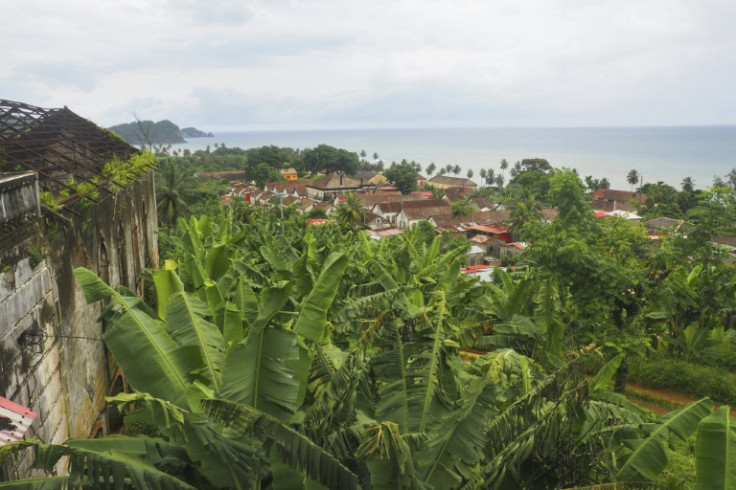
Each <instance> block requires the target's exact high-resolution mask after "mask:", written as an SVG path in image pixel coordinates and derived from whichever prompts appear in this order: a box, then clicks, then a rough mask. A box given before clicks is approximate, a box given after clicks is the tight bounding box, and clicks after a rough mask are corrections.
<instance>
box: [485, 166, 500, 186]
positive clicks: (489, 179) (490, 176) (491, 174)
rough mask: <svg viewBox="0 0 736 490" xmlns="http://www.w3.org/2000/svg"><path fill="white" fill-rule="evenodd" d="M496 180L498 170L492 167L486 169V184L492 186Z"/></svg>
mask: <svg viewBox="0 0 736 490" xmlns="http://www.w3.org/2000/svg"><path fill="white" fill-rule="evenodd" d="M499 175H501V174H499ZM495 182H496V172H495V171H494V170H493V169H492V168H489V169H488V170H486V185H488V186H491V185H493V184H494V183H495Z"/></svg>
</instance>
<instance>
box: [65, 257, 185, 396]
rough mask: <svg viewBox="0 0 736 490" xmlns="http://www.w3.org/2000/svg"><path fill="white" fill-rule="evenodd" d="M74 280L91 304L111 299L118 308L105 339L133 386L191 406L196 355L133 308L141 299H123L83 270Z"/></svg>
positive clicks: (152, 320) (94, 276)
mask: <svg viewBox="0 0 736 490" xmlns="http://www.w3.org/2000/svg"><path fill="white" fill-rule="evenodd" d="M74 277H75V278H76V280H77V282H78V283H79V285H80V287H81V288H82V290H83V291H84V296H85V298H86V300H87V302H88V303H93V302H96V301H99V300H101V299H104V298H111V301H112V305H113V306H114V307H115V308H117V311H116V313H115V314H114V317H113V321H112V323H111V324H110V325H109V326H108V328H107V329H106V330H105V332H104V333H103V334H102V337H103V339H104V340H105V345H107V348H108V349H110V352H112V354H113V356H115V359H116V361H117V363H118V365H119V366H120V367H121V368H122V370H123V372H124V373H125V376H126V378H127V380H128V382H129V383H130V385H131V386H132V387H133V388H135V389H136V390H138V391H143V392H146V393H150V394H151V395H153V396H155V397H157V398H163V399H165V400H169V401H171V402H172V403H174V404H176V405H179V406H181V407H185V406H187V391H188V390H189V383H188V380H187V375H188V373H189V372H190V371H191V369H192V367H194V365H196V357H193V355H192V352H191V351H187V350H183V349H181V348H180V347H179V345H178V344H177V343H176V342H174V340H173V339H172V338H171V337H170V336H169V334H168V333H167V332H166V330H165V328H164V326H163V325H162V323H161V322H159V321H158V320H156V319H154V318H151V317H150V316H149V315H147V314H146V313H144V312H143V311H141V310H139V309H137V308H134V307H131V303H134V302H137V301H138V300H137V298H126V297H123V296H122V295H120V294H119V293H118V292H117V291H115V290H114V289H112V288H111V287H110V286H108V285H107V284H105V283H104V282H103V281H102V280H100V279H99V278H98V277H97V276H96V275H95V273H93V272H92V271H90V270H87V269H85V268H82V267H79V268H77V269H74ZM142 359H143V360H145V362H141V360H142Z"/></svg>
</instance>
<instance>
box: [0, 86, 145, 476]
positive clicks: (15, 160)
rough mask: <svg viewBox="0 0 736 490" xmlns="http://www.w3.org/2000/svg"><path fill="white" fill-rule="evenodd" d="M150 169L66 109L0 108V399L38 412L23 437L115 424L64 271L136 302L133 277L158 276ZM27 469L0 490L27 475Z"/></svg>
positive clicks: (89, 325)
mask: <svg viewBox="0 0 736 490" xmlns="http://www.w3.org/2000/svg"><path fill="white" fill-rule="evenodd" d="M111 162H112V163H111ZM152 165H153V161H152V160H150V159H146V158H144V157H142V156H141V155H140V152H139V151H138V150H137V149H136V148H134V147H132V146H130V145H128V144H127V143H125V142H123V141H122V140H120V139H118V138H117V137H116V136H115V135H113V134H112V133H110V132H108V131H106V130H104V129H102V128H100V127H98V126H96V125H95V124H93V123H91V122H89V121H87V120H86V119H84V118H82V117H80V116H78V115H76V114H75V113H73V112H72V111H70V110H69V109H67V108H66V107H64V108H62V109H43V108H40V107H34V106H30V105H27V104H22V103H17V102H11V101H7V100H0V396H2V397H4V398H7V399H9V400H11V401H13V402H15V403H17V404H20V405H23V406H24V407H29V408H30V409H31V410H33V411H35V412H38V414H39V415H38V416H37V417H36V419H35V420H34V422H33V424H32V425H31V427H30V429H29V430H28V432H27V434H26V437H36V438H38V439H40V440H42V441H43V442H47V443H58V444H60V443H63V442H64V441H65V440H66V439H67V438H68V437H94V436H96V435H98V434H99V435H101V434H105V433H107V432H108V431H110V430H111V429H112V430H114V429H115V426H116V425H118V424H119V423H120V421H119V419H117V417H118V415H117V414H116V413H114V412H112V411H110V412H108V411H107V410H106V404H105V399H104V397H105V396H107V395H110V394H113V393H115V392H119V391H121V390H122V389H123V388H125V380H124V379H123V378H122V376H121V375H120V373H119V372H117V370H116V368H115V365H114V362H113V361H112V360H111V359H110V358H109V356H108V355H107V353H106V351H105V346H104V344H103V342H102V341H101V340H100V335H101V332H102V328H103V327H102V325H101V324H100V323H99V322H98V321H97V319H98V317H99V316H100V312H101V308H102V306H101V305H100V304H99V303H98V304H93V305H87V304H86V302H85V300H84V297H83V295H82V292H81V290H80V288H79V287H78V286H77V285H76V283H75V281H74V277H73V274H72V270H73V269H74V268H75V267H79V266H83V267H86V268H88V269H90V270H92V271H94V272H96V273H97V274H98V275H99V276H100V277H101V278H102V279H104V280H105V281H107V282H108V283H109V284H111V285H113V286H117V285H123V286H125V287H127V288H129V289H130V290H133V291H137V292H138V293H141V294H142V293H143V284H142V282H141V279H140V272H141V271H142V269H143V268H145V267H157V266H158V247H157V228H156V223H157V219H156V200H155V192H154V182H153V172H152ZM0 434H1V432H0ZM0 443H1V442H0ZM31 457H32V456H31V455H26V456H25V457H21V458H19V459H18V460H17V461H16V462H15V463H14V464H7V465H6V467H5V468H1V469H0V470H2V471H0V481H2V480H3V479H15V478H18V477H19V476H28V475H29V474H32V472H29V470H28V466H29V464H30V461H29V460H30V458H31Z"/></svg>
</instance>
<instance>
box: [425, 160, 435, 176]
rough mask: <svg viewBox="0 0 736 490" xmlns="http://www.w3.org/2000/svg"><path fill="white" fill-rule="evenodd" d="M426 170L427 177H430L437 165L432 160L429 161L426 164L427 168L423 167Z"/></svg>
mask: <svg viewBox="0 0 736 490" xmlns="http://www.w3.org/2000/svg"><path fill="white" fill-rule="evenodd" d="M425 170H426V171H427V177H431V176H432V174H433V173H434V171H435V170H437V165H435V164H434V162H431V163H430V164H429V165H427V168H426V169H425Z"/></svg>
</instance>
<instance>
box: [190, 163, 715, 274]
mask: <svg viewBox="0 0 736 490" xmlns="http://www.w3.org/2000/svg"><path fill="white" fill-rule="evenodd" d="M282 173H284V176H285V178H287V179H288V180H287V181H278V182H268V183H266V184H265V185H264V186H263V187H262V188H260V187H256V186H254V185H253V184H247V183H243V182H242V181H240V180H238V179H240V178H242V176H243V173H242V172H228V171H223V172H207V173H201V174H200V178H221V179H225V180H230V181H231V184H230V186H229V189H228V191H227V193H226V194H225V195H223V196H222V199H221V203H222V204H224V205H227V204H229V203H231V202H232V201H233V199H237V198H242V199H244V200H245V201H246V202H248V203H250V204H252V205H255V206H266V205H279V206H286V207H289V206H293V207H294V208H295V209H297V210H298V211H299V212H301V213H304V214H306V213H309V212H310V211H313V210H317V209H318V210H322V211H324V213H325V214H326V215H327V216H328V218H329V217H334V215H335V213H336V212H337V210H338V208H339V207H340V206H341V205H342V204H343V203H345V202H346V200H347V196H348V195H349V194H354V195H355V198H356V199H357V200H358V201H359V202H360V205H361V207H362V212H363V222H362V226H361V227H362V228H363V229H364V231H365V233H366V234H367V235H368V236H370V237H371V238H374V239H380V238H382V237H386V236H394V235H396V234H400V233H402V232H403V231H404V230H406V229H410V228H413V227H415V226H417V224H418V223H419V222H421V221H427V222H428V223H430V224H431V225H432V227H434V228H435V229H436V230H437V231H438V232H440V233H449V234H451V235H453V236H464V237H466V238H467V239H468V240H469V241H470V244H471V245H472V247H471V249H470V251H469V254H468V255H469V257H468V265H469V266H483V265H486V266H489V265H498V264H499V263H500V260H501V259H503V258H504V257H515V256H518V255H520V254H521V253H522V252H523V250H524V249H525V248H526V246H527V244H526V243H523V242H519V241H516V240H514V238H513V236H512V233H511V230H510V224H509V221H510V212H509V210H508V209H506V208H505V207H504V206H503V204H501V203H498V202H492V201H491V200H489V199H488V198H485V197H469V196H471V195H472V194H473V192H474V191H475V190H476V189H477V188H478V184H477V183H475V182H474V181H473V180H471V179H467V178H459V177H451V176H447V175H436V176H434V177H432V178H430V179H427V178H426V177H424V176H423V175H421V174H417V176H416V179H417V188H423V187H424V186H425V184H429V185H431V186H433V187H434V188H436V189H441V190H442V197H441V198H439V199H436V198H434V197H433V193H432V192H429V191H413V192H411V193H409V194H402V193H401V192H400V191H399V190H398V188H397V187H395V186H392V185H391V182H389V181H388V179H386V178H385V177H384V176H383V175H382V174H381V173H380V172H376V171H361V172H359V173H358V174H357V175H355V176H352V177H348V176H345V175H342V174H339V173H330V174H328V175H325V176H324V177H323V178H321V179H318V180H316V181H314V180H306V181H299V180H297V179H296V177H295V174H296V172H295V171H294V170H293V169H288V170H285V171H284V172H282ZM287 175H288V177H286V176H287ZM591 197H592V211H593V213H594V214H595V217H596V218H607V217H620V218H624V219H626V220H629V221H631V222H640V221H641V217H640V216H638V215H637V214H636V209H635V205H634V203H635V202H645V201H646V200H647V196H646V194H643V193H641V192H633V191H624V190H615V189H598V190H596V191H593V192H592V193H591ZM459 200H467V203H468V205H469V206H470V207H471V208H472V211H470V212H468V213H467V214H464V215H462V216H453V213H452V209H451V205H452V203H454V202H457V201H459ZM541 213H542V215H543V217H544V219H546V220H547V221H550V220H552V219H554V218H555V217H556V216H557V215H558V211H557V210H556V209H554V208H542V209H541ZM324 221H325V220H324V219H312V220H311V221H310V223H311V224H313V225H316V224H321V223H323V222H324ZM644 224H645V226H646V229H647V231H648V232H649V233H650V235H651V237H652V238H653V239H656V237H657V236H658V234H659V233H661V232H662V231H663V230H675V229H679V228H680V226H682V224H683V220H673V219H670V220H669V221H667V219H665V218H656V219H653V220H650V221H648V222H646V223H644ZM720 242H721V243H723V244H727V242H728V239H727V238H723V239H722V240H720ZM474 270H478V268H477V267H476V268H475V269H474Z"/></svg>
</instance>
